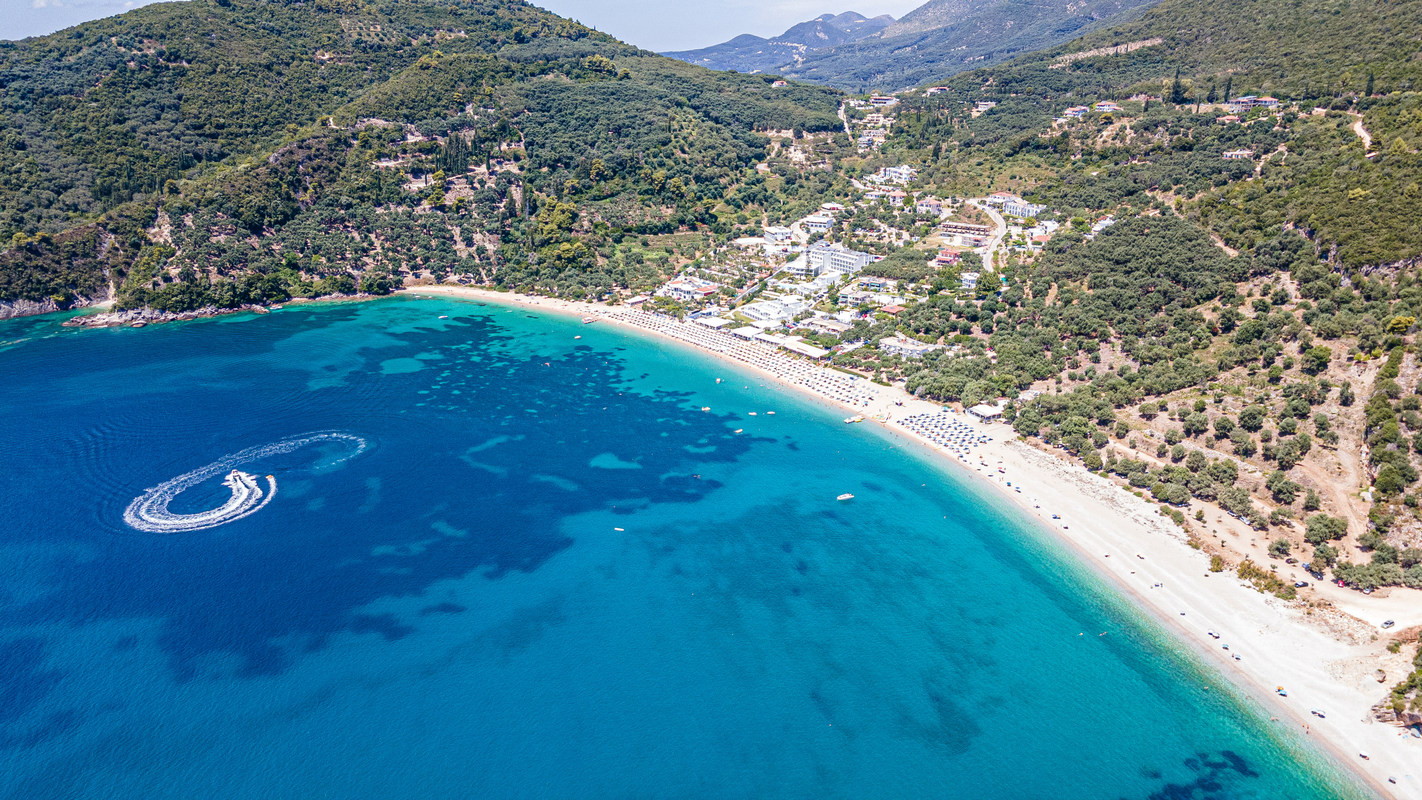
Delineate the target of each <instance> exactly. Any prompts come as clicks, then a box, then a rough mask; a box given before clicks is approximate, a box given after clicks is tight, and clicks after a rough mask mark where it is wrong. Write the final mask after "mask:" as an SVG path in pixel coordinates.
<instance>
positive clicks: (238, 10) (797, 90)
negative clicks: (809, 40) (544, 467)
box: [0, 0, 839, 306]
mask: <svg viewBox="0 0 1422 800" xmlns="http://www.w3.org/2000/svg"><path fill="white" fill-rule="evenodd" d="M836 103H837V98H836V96H835V94H834V93H833V92H831V91H829V90H823V89H816V88H812V87H806V86H802V85H797V86H788V87H774V88H772V87H771V86H770V80H768V79H762V78H759V77H750V76H738V75H730V74H715V73H711V72H708V71H706V70H703V69H699V68H695V67H692V66H689V65H686V64H682V63H680V62H676V61H673V60H670V59H666V58H662V57H660V56H656V55H654V54H651V53H647V52H645V51H641V50H638V49H636V48H633V47H630V46H627V45H624V44H621V43H619V42H617V41H616V40H614V39H612V38H610V37H608V36H606V35H604V34H600V33H596V32H594V31H592V30H589V29H587V28H584V27H582V26H580V25H577V24H575V23H572V22H570V21H567V20H564V19H561V18H558V17H555V16H552V15H550V14H547V13H546V12H543V11H541V10H538V9H536V8H534V7H532V6H530V5H527V4H526V3H522V2H515V0H474V2H453V0H422V2H418V3H410V2H393V1H389V2H381V1H380V0H377V1H376V2H368V3H366V2H359V0H320V2H317V3H315V4H307V3H297V2H267V1H264V0H189V1H188V2H179V3H164V4H159V5H154V6H149V7H145V8H142V9H139V10H136V11H133V12H130V13H128V14H125V15H123V16H120V17H115V18H111V19H107V20H100V21H97V22H92V23H86V24H84V25H81V26H78V27H76V28H73V29H70V30H67V31H61V32H59V33H57V34H54V35H52V36H47V37H41V38H37V39H29V40H25V41H22V42H5V43H0V123H3V131H4V133H3V138H0V242H5V243H7V244H6V245H5V248H6V249H5V250H4V251H3V252H0V300H14V299H26V300H32V301H53V302H54V303H55V304H58V305H61V306H62V305H64V304H66V303H69V302H73V301H74V300H75V298H81V297H93V296H96V295H102V294H104V293H106V291H107V287H108V286H109V285H110V284H113V285H115V286H118V287H121V288H122V291H121V301H122V302H125V303H141V302H149V303H154V304H158V305H165V306H187V305H191V304H192V303H199V304H205V303H206V302H208V301H211V300H213V299H218V300H222V301H231V302H237V301H241V300H249V299H250V300H255V299H261V298H264V297H265V298H270V297H273V296H280V295H281V294H282V293H310V292H313V291H320V290H321V289H323V288H332V287H339V286H344V285H345V284H346V283H347V282H356V283H359V282H361V281H363V280H366V279H367V278H368V279H369V280H366V282H367V285H368V286H372V287H379V286H381V285H383V283H388V282H390V281H392V280H396V279H398V277H399V270H400V269H407V270H408V267H407V266H406V265H407V264H413V265H414V266H415V269H416V271H420V270H430V269H433V270H437V271H439V272H441V273H442V274H443V273H446V272H448V271H450V270H454V269H460V270H463V271H466V272H470V273H472V272H475V271H479V272H482V273H483V274H485V275H491V274H493V273H495V272H499V273H501V279H503V278H504V277H509V278H510V279H512V277H513V276H511V275H510V273H512V272H516V271H518V270H525V271H534V272H539V271H545V270H546V269H548V261H552V262H553V263H554V264H556V265H557V266H558V267H559V268H562V269H567V268H578V269H591V268H593V267H595V266H597V264H598V263H599V262H601V261H605V258H598V257H596V256H594V255H593V251H594V250H596V247H597V245H596V243H595V242H592V243H588V242H584V241H583V240H584V239H585V238H586V237H582V238H579V237H578V236H575V235H574V230H573V228H574V227H575V225H576V226H578V227H579V231H580V232H581V233H588V232H591V231H592V229H593V227H595V226H594V220H593V219H592V218H590V217H586V218H581V219H578V220H577V221H576V222H574V221H573V220H568V221H567V222H566V224H564V221H563V220H564V217H573V218H578V217H580V215H581V212H580V211H579V209H580V208H581V207H582V205H583V204H584V203H593V202H602V203H606V204H608V205H609V206H610V207H609V208H608V209H606V211H605V212H604V213H603V214H602V217H603V218H602V219H600V220H599V221H598V222H599V223H600V224H601V228H599V231H600V232H602V233H604V234H613V233H615V231H617V230H622V229H628V230H643V229H647V228H648V227H649V226H650V227H651V228H657V229H660V228H662V227H665V226H668V225H669V226H670V227H671V229H677V228H679V227H685V226H696V225H705V224H708V223H710V222H712V221H713V219H712V216H713V215H711V214H710V212H709V210H708V209H709V208H710V207H711V206H712V205H714V204H715V202H716V201H717V200H718V199H719V198H720V197H721V196H722V195H724V194H725V193H726V192H727V191H728V190H731V189H732V188H733V187H735V186H736V185H737V184H739V183H741V182H742V180H743V178H744V176H745V174H746V170H747V168H749V167H751V166H753V165H754V164H755V162H756V161H757V160H759V159H760V158H762V157H763V155H764V152H765V149H766V147H767V145H768V142H769V140H768V139H767V138H766V136H764V135H763V134H764V132H766V131H771V130H782V129H784V130H789V129H797V130H810V131H814V130H833V129H836V128H837V127H838V125H839V123H838V120H836V119H835V116H834V114H835V107H836ZM560 203H561V204H562V205H565V206H567V210H566V211H565V213H562V214H558V213H554V212H553V211H552V210H551V209H553V208H555V207H558V206H559V205H560ZM429 213H433V214H435V215H436V216H434V217H429V216H427V215H428V214H429ZM549 219H552V220H554V222H553V223H550V222H549V221H548V220H549ZM535 220H542V224H538V223H536V222H535ZM550 225H551V228H550ZM298 230H302V231H308V232H309V231H316V232H320V233H322V234H324V235H325V236H326V237H332V236H334V237H335V240H334V241H318V239H319V238H320V237H316V236H313V235H308V233H298V232H297V231H298ZM345 233H349V234H350V235H349V236H347V235H345ZM347 240H349V242H357V244H350V243H348V242H347ZM401 240H407V241H408V242H410V244H411V246H412V247H414V248H416V249H415V250H414V251H412V252H400V251H398V250H394V249H392V247H391V245H392V244H394V243H396V242H398V241H401ZM575 240H577V241H575ZM514 243H517V244H519V245H521V246H523V247H524V248H525V249H527V248H529V246H530V245H531V246H532V247H533V248H534V249H537V248H538V247H540V246H542V247H545V248H546V247H548V246H549V245H558V246H559V247H555V248H553V250H552V252H553V253H555V254H556V255H557V257H556V258H552V259H549V260H548V261H544V262H539V260H538V259H537V258H536V257H530V258H525V257H523V255H519V256H518V257H517V258H516V259H514V258H512V257H506V256H501V255H499V248H501V247H503V246H505V245H512V244H514ZM561 245H567V247H566V248H562V247H561ZM578 245H581V249H580V248H579V246H578ZM199 254H201V255H199ZM511 260H517V261H519V262H520V265H519V266H517V267H515V266H511V265H510V264H509V262H510V261H511ZM387 271H388V272H389V274H386V272H387ZM392 275H393V276H395V277H393V278H392V277H391V276H392ZM224 277H230V278H232V279H233V280H232V281H231V282H230V285H228V284H223V285H222V286H220V287H217V288H212V286H214V285H215V282H219V281H221V280H222V279H223V278H224ZM322 280H327V281H328V284H326V285H324V286H323V285H321V284H320V281H322Z"/></svg>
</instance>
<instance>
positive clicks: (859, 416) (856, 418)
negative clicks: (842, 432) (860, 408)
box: [844, 414, 864, 425]
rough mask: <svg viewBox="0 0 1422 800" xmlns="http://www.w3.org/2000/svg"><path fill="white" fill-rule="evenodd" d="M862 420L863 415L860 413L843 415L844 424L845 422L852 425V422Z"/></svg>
mask: <svg viewBox="0 0 1422 800" xmlns="http://www.w3.org/2000/svg"><path fill="white" fill-rule="evenodd" d="M863 421H864V415H862V414H855V415H854V416H852V417H845V418H844V424H845V425H853V424H854V423H856V422H863Z"/></svg>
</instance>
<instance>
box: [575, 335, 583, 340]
mask: <svg viewBox="0 0 1422 800" xmlns="http://www.w3.org/2000/svg"><path fill="white" fill-rule="evenodd" d="M573 338H574V339H581V338H583V337H581V336H574V337H573Z"/></svg>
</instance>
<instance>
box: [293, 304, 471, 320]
mask: <svg viewBox="0 0 1422 800" xmlns="http://www.w3.org/2000/svg"><path fill="white" fill-rule="evenodd" d="M273 308H281V306H273ZM439 318H440V319H449V315H448V314H440V315H439Z"/></svg>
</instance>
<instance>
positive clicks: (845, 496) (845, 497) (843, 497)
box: [835, 492, 854, 501]
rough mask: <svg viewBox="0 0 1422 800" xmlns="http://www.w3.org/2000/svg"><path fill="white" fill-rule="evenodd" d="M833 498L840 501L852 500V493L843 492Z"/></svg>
mask: <svg viewBox="0 0 1422 800" xmlns="http://www.w3.org/2000/svg"><path fill="white" fill-rule="evenodd" d="M835 499H836V500H840V501H844V500H853V499H854V495H852V494H850V493H849V492H845V493H844V494H842V495H840V496H839V497H836V498H835Z"/></svg>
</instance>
